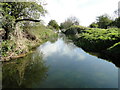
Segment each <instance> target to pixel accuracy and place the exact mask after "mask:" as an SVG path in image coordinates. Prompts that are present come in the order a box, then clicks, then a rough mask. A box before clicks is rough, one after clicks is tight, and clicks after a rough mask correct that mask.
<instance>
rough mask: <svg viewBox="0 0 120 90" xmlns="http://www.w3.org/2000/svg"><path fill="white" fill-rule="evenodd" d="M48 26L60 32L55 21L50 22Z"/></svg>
mask: <svg viewBox="0 0 120 90" xmlns="http://www.w3.org/2000/svg"><path fill="white" fill-rule="evenodd" d="M48 26H51V27H52V28H54V29H56V30H59V25H58V23H57V22H56V21H55V20H50V21H49V23H48Z"/></svg>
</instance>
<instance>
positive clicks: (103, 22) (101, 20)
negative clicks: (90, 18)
mask: <svg viewBox="0 0 120 90" xmlns="http://www.w3.org/2000/svg"><path fill="white" fill-rule="evenodd" d="M89 27H91V28H102V29H107V28H108V27H118V28H120V17H117V18H116V19H115V20H112V19H111V18H110V17H109V16H108V15H101V16H98V17H97V19H96V22H93V23H92V24H90V26H89Z"/></svg>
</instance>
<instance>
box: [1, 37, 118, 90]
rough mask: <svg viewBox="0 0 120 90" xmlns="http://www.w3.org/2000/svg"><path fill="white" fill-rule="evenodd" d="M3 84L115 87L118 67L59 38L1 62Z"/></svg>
mask: <svg viewBox="0 0 120 90" xmlns="http://www.w3.org/2000/svg"><path fill="white" fill-rule="evenodd" d="M3 87H4V88H6V87H7V88H8V87H17V88H117V87H118V69H117V67H115V65H114V64H113V63H111V62H108V61H105V60H102V59H99V58H97V57H96V56H92V55H89V54H88V53H86V52H84V51H83V50H82V49H81V48H79V47H77V46H75V45H74V44H73V43H72V42H70V41H69V40H67V39H65V38H59V39H58V40H57V41H56V42H53V43H52V42H50V41H48V42H46V43H44V44H43V45H41V46H39V47H38V48H37V50H36V52H35V53H33V54H30V55H28V56H27V57H25V58H22V59H20V60H16V61H12V62H10V63H5V64H3Z"/></svg>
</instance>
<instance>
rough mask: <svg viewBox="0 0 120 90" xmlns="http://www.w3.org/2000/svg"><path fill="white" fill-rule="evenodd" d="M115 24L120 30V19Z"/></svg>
mask: <svg viewBox="0 0 120 90" xmlns="http://www.w3.org/2000/svg"><path fill="white" fill-rule="evenodd" d="M113 24H114V26H116V27H118V28H120V17H118V18H116V19H115V21H114V23H113Z"/></svg>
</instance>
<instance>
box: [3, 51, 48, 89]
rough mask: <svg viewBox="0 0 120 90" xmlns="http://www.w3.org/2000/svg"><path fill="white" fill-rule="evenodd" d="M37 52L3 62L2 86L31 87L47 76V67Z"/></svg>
mask: <svg viewBox="0 0 120 90" xmlns="http://www.w3.org/2000/svg"><path fill="white" fill-rule="evenodd" d="M44 64H45V63H44V61H43V60H42V57H41V56H40V55H39V53H37V52H35V53H34V54H30V55H28V56H27V57H24V58H21V59H19V60H15V61H12V62H9V63H3V68H2V74H3V75H2V76H3V77H2V78H3V79H2V87H3V88H32V87H33V86H35V85H36V83H38V82H40V81H43V80H44V79H46V78H47V73H46V72H47V71H48V67H47V66H45V65H44Z"/></svg>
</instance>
